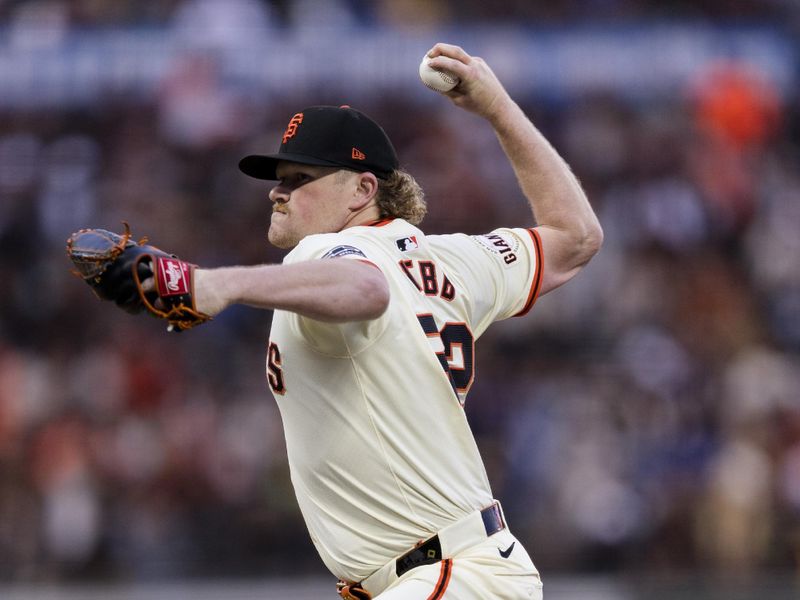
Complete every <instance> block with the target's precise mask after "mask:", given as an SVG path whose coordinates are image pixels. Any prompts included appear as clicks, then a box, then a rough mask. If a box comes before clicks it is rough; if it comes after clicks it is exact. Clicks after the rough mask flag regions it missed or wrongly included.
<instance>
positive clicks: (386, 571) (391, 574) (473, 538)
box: [342, 501, 506, 598]
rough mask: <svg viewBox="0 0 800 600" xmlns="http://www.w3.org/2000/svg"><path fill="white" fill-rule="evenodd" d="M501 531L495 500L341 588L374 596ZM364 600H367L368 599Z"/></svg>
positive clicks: (498, 506) (499, 509) (501, 515)
mask: <svg viewBox="0 0 800 600" xmlns="http://www.w3.org/2000/svg"><path fill="white" fill-rule="evenodd" d="M505 528H506V524H505V521H504V519H503V511H502V509H501V508H500V503H499V502H497V501H495V502H493V503H492V504H491V505H489V506H487V507H486V508H484V509H482V510H476V511H474V512H472V513H470V514H469V515H467V516H466V517H464V518H463V519H460V520H458V521H456V522H455V523H451V524H450V525H448V526H447V527H445V528H444V529H442V530H441V531H439V532H438V533H437V534H436V535H434V536H433V537H429V538H428V539H427V540H425V541H423V542H420V543H419V544H417V545H416V546H414V547H413V548H412V549H411V550H409V551H408V552H406V553H405V554H403V555H402V556H400V557H399V558H396V559H394V560H391V561H389V562H388V563H386V564H385V565H384V566H383V567H381V568H380V569H378V570H377V571H375V572H374V573H373V574H372V575H370V576H369V577H367V578H366V579H364V580H363V581H361V582H360V583H357V584H349V585H348V584H346V583H344V582H342V586H347V587H345V589H350V590H353V591H355V590H357V589H361V590H365V591H366V592H367V593H368V594H370V595H371V596H372V597H375V596H377V595H378V594H380V593H381V592H382V591H383V590H385V589H386V588H387V587H389V585H390V584H391V583H393V582H394V581H395V580H396V579H398V578H399V577H401V576H402V575H403V574H404V573H407V572H408V571H410V570H411V569H413V568H415V567H420V566H422V565H430V564H433V563H436V562H439V561H440V560H442V559H444V558H450V557H452V556H454V555H456V554H458V553H459V552H462V551H464V550H466V549H467V548H469V547H471V546H474V545H475V544H478V543H479V542H482V541H483V540H485V539H486V538H487V537H490V536H492V535H494V534H495V533H497V532H498V531H502V530H503V529H505ZM343 597H345V598H346V597H347V596H343ZM351 597H354V598H357V597H358V596H355V595H352V596H351ZM364 597H366V598H369V597H370V596H364Z"/></svg>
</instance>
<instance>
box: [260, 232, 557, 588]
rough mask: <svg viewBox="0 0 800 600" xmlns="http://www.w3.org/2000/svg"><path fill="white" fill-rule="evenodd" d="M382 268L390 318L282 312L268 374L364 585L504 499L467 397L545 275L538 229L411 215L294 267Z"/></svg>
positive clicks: (338, 548)
mask: <svg viewBox="0 0 800 600" xmlns="http://www.w3.org/2000/svg"><path fill="white" fill-rule="evenodd" d="M314 259H324V260H343V259H356V260H363V261H368V262H370V263H372V264H373V265H375V266H376V267H377V268H379V269H380V270H381V271H382V272H383V274H384V275H385V276H386V279H387V280H388V283H389V288H390V294H391V297H390V302H389V307H388V308H387V310H386V312H385V313H384V314H383V315H382V316H381V317H380V318H378V319H375V320H371V321H364V322H355V323H343V324H342V323H339V324H332V323H322V322H319V321H315V320H313V319H310V318H307V317H302V316H300V315H298V314H296V313H291V312H287V311H280V310H276V311H275V314H274V317H273V322H272V331H271V334H270V341H269V351H268V361H267V377H268V380H269V383H270V387H271V388H272V390H273V393H274V394H275V398H276V400H277V402H278V406H279V408H280V412H281V416H282V419H283V424H284V428H285V433H286V444H287V450H288V458H289V467H290V470H291V477H292V482H293V484H294V487H295V492H296V494H297V499H298V503H299V505H300V509H301V511H302V513H303V517H304V518H305V521H306V524H307V526H308V529H309V532H310V534H311V538H312V540H313V542H314V544H315V546H316V548H317V550H318V551H319V553H320V556H321V557H322V560H323V561H324V562H325V564H326V566H327V567H328V568H329V569H330V571H331V572H332V573H333V574H334V575H336V576H337V577H339V578H341V579H344V580H348V581H360V580H361V579H363V578H365V577H366V576H368V575H370V574H371V573H372V572H373V571H375V570H376V569H378V568H379V567H381V566H383V565H384V564H385V563H387V562H388V561H389V560H391V559H392V558H394V557H396V556H397V555H399V554H401V553H403V552H405V551H407V550H408V549H410V548H411V547H412V546H414V544H415V543H417V542H418V541H420V540H422V539H425V538H428V537H430V536H431V535H433V534H434V533H435V532H437V531H438V530H439V529H441V528H443V527H444V526H445V525H447V524H448V523H450V522H452V521H453V520H456V519H460V518H462V517H464V516H466V515H467V514H469V513H470V512H472V511H474V510H476V509H479V508H483V507H485V506H487V505H489V504H490V503H491V502H492V492H491V490H490V487H489V482H488V479H487V477H486V471H485V469H484V466H483V462H482V461H481V458H480V455H479V453H478V448H477V446H476V444H475V440H474V438H473V435H472V432H471V430H470V428H469V425H468V423H467V420H466V417H465V414H464V410H463V403H464V399H465V397H466V395H467V392H468V391H469V388H470V385H471V384H472V381H473V378H474V375H475V351H474V343H475V340H476V339H477V338H478V337H479V336H480V335H481V334H482V333H483V332H484V331H485V330H486V328H487V327H488V326H489V324H491V323H492V322H493V321H496V320H499V319H504V318H507V317H510V316H514V315H517V314H524V313H525V312H527V311H528V310H529V309H530V307H531V306H532V305H533V302H534V301H535V299H536V295H537V293H538V290H539V286H540V283H541V278H542V267H541V264H542V258H541V243H540V241H539V237H538V234H537V233H536V232H535V230H528V229H498V230H496V231H493V232H491V233H489V234H486V235H478V236H470V235H464V234H452V235H430V236H426V235H425V234H423V233H422V232H421V231H420V230H419V229H417V228H416V227H414V226H413V225H410V224H409V223H407V222H406V221H403V220H401V219H395V220H391V221H383V222H379V223H376V224H373V225H370V226H359V227H352V228H349V229H347V230H345V231H343V232H340V233H335V234H321V235H313V236H309V237H307V238H305V239H304V240H303V241H302V242H301V243H300V244H299V245H298V246H297V247H296V248H295V249H294V250H292V252H290V253H289V254H288V255H287V256H286V258H285V259H284V264H291V263H297V262H301V261H307V260H314Z"/></svg>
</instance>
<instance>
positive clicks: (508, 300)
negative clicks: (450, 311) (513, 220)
mask: <svg viewBox="0 0 800 600" xmlns="http://www.w3.org/2000/svg"><path fill="white" fill-rule="evenodd" d="M453 238H454V239H453V240H451V242H452V243H454V246H455V247H454V248H453V249H452V250H451V253H452V254H453V256H454V257H457V261H458V263H459V269H458V270H459V273H460V277H461V279H462V280H463V283H464V287H465V289H466V290H467V294H468V297H469V308H470V312H471V315H470V316H471V319H472V323H473V328H475V330H476V332H482V331H483V330H485V329H486V328H487V327H488V326H489V325H490V324H491V323H492V322H494V321H499V320H502V319H507V318H509V317H514V316H522V315H525V314H527V313H528V312H529V311H530V310H531V308H532V307H533V304H534V303H535V302H536V298H537V297H538V295H539V290H540V288H541V284H542V276H543V274H544V269H543V265H544V263H543V255H542V243H541V239H540V238H539V234H538V232H537V231H536V230H535V229H524V228H513V229H512V228H502V229H495V230H494V231H492V232H490V233H486V234H483V235H456V236H453Z"/></svg>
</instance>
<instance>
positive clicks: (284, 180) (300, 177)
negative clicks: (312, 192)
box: [278, 172, 314, 190]
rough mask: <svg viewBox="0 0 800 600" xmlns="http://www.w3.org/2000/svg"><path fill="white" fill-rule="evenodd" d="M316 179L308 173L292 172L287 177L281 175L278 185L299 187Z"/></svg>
mask: <svg viewBox="0 0 800 600" xmlns="http://www.w3.org/2000/svg"><path fill="white" fill-rule="evenodd" d="M313 180H314V177H312V176H311V175H309V174H308V173H302V172H301V173H292V174H291V175H287V176H286V177H281V178H280V179H279V180H278V185H281V186H283V187H286V188H289V189H292V190H293V189H296V188H299V187H300V186H301V185H304V184H306V183H309V182H311V181H313Z"/></svg>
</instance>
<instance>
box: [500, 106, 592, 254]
mask: <svg viewBox="0 0 800 600" xmlns="http://www.w3.org/2000/svg"><path fill="white" fill-rule="evenodd" d="M489 121H490V123H491V125H492V127H493V128H494V130H495V133H496V135H497V138H498V139H499V141H500V144H501V146H502V148H503V151H504V152H505V153H506V155H507V156H508V159H509V161H510V162H511V165H512V167H513V169H514V172H515V174H516V176H517V180H518V181H519V185H520V188H521V190H522V192H523V194H524V195H525V197H526V198H527V200H528V202H529V203H530V206H531V210H532V211H533V214H534V218H535V220H536V223H537V225H539V226H540V227H548V228H553V229H557V230H560V231H561V232H564V233H567V234H569V235H570V236H571V237H574V239H575V240H576V241H578V242H584V241H585V242H591V243H597V242H598V240H597V239H596V238H597V237H600V236H602V231H601V229H600V224H599V222H598V220H597V217H596V216H595V214H594V211H593V210H592V207H591V206H590V204H589V201H588V199H587V198H586V194H585V193H584V191H583V189H582V188H581V185H580V183H579V182H578V179H577V178H576V177H575V175H574V174H573V173H572V170H571V169H570V168H569V166H568V165H567V163H566V162H565V161H564V159H562V158H561V156H559V154H558V153H557V152H556V151H555V149H554V148H553V146H552V145H551V144H550V142H549V141H548V140H547V139H546V138H545V137H544V136H543V135H542V134H541V132H539V130H538V129H537V128H536V127H535V126H534V125H533V123H531V121H530V120H529V119H528V118H527V116H525V114H524V113H523V111H522V109H521V108H520V107H519V106H518V105H517V104H516V103H515V102H514V101H513V100H512V99H511V98H506V99H505V100H504V101H503V102H502V105H501V106H500V107H499V108H498V109H497V110H496V111H495V112H494V113H493V114H492V115H491V117H489Z"/></svg>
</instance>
